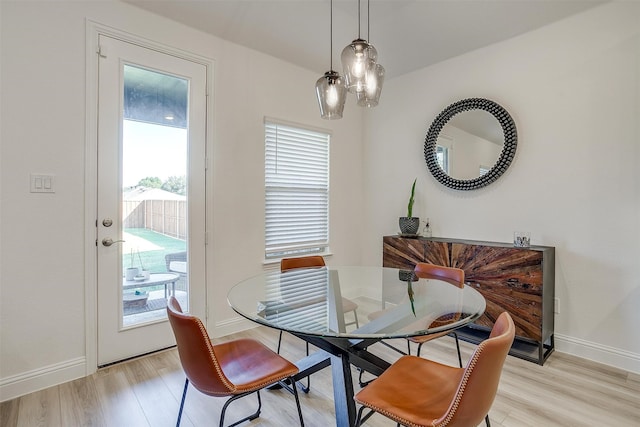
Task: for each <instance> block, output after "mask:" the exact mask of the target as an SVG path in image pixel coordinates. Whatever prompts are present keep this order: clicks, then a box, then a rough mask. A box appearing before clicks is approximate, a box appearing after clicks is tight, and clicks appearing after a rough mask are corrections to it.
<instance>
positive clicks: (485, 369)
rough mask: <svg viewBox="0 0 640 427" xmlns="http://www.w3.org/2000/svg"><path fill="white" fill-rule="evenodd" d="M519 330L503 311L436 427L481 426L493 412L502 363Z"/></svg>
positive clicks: (472, 358)
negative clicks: (492, 407) (491, 410)
mask: <svg viewBox="0 0 640 427" xmlns="http://www.w3.org/2000/svg"><path fill="white" fill-rule="evenodd" d="M515 333H516V328H515V325H514V324H513V319H512V318H511V316H510V315H509V313H507V312H503V313H502V314H501V315H500V316H499V317H498V320H496V323H495V324H494V325H493V329H492V330H491V334H490V335H489V338H487V339H486V340H484V341H483V342H481V343H480V344H479V345H478V347H477V348H476V351H475V352H474V353H473V356H471V359H470V360H469V363H468V364H467V367H466V368H465V371H464V375H463V376H462V379H461V380H460V384H459V385H458V390H457V392H456V395H455V397H454V399H453V401H452V402H451V404H450V406H449V409H448V410H447V413H446V414H445V415H444V416H443V417H441V418H440V419H438V420H436V421H435V422H434V425H436V426H447V427H454V426H477V425H479V424H480V423H481V422H482V420H483V419H484V417H485V416H486V415H487V414H488V413H489V409H491V405H492V404H493V400H494V399H495V397H496V393H497V391H498V383H499V382H500V374H501V373H502V366H503V365H504V361H505V360H506V358H507V354H508V353H509V349H510V348H511V344H512V343H513V338H514V336H515Z"/></svg>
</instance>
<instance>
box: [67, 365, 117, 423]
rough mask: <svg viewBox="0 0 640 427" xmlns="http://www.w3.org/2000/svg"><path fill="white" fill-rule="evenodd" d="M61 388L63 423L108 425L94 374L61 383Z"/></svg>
mask: <svg viewBox="0 0 640 427" xmlns="http://www.w3.org/2000/svg"><path fill="white" fill-rule="evenodd" d="M59 388H60V411H61V419H62V425H64V426H95V427H102V426H104V427H107V426H106V425H105V424H104V423H103V420H104V416H103V415H102V408H101V407H100V400H99V399H98V391H97V390H96V385H95V383H94V381H93V376H88V377H84V378H79V379H77V380H75V381H71V382H68V383H64V384H61V385H60V386H59Z"/></svg>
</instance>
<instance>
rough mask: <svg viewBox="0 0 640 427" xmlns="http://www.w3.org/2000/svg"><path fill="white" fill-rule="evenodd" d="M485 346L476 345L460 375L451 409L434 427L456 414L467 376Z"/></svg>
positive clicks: (441, 426) (469, 374)
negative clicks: (458, 386)
mask: <svg viewBox="0 0 640 427" xmlns="http://www.w3.org/2000/svg"><path fill="white" fill-rule="evenodd" d="M485 347H486V345H485V344H484V343H480V345H478V348H477V349H476V351H475V353H474V354H473V358H472V359H471V361H469V365H468V367H467V369H465V371H464V375H463V377H462V381H461V384H460V389H459V390H458V392H457V393H456V397H455V399H454V401H453V407H452V408H451V410H450V411H449V413H448V414H447V417H446V418H445V419H444V420H443V421H442V422H441V423H440V424H436V427H445V426H446V425H448V424H449V423H450V422H451V419H452V418H453V416H454V415H455V414H456V411H457V410H458V407H459V406H460V401H461V400H462V396H464V390H465V388H466V387H467V382H468V381H469V377H470V376H471V373H472V372H473V369H474V368H475V367H476V364H477V363H478V359H479V357H480V354H481V353H482V351H483V350H484V348H485Z"/></svg>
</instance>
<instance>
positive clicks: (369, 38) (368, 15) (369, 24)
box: [367, 0, 371, 43]
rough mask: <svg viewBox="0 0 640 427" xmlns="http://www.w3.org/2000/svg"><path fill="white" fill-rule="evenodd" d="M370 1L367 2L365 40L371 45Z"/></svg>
mask: <svg viewBox="0 0 640 427" xmlns="http://www.w3.org/2000/svg"><path fill="white" fill-rule="evenodd" d="M370 17H371V0H367V40H369V43H371V35H370V34H369V32H370V30H371V19H370Z"/></svg>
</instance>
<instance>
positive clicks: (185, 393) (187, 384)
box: [176, 378, 189, 427]
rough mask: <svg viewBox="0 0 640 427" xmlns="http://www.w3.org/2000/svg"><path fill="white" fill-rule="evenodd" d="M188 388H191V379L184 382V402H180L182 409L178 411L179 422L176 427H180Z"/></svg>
mask: <svg viewBox="0 0 640 427" xmlns="http://www.w3.org/2000/svg"><path fill="white" fill-rule="evenodd" d="M187 387H189V378H186V379H185V380H184V391H183V392H182V400H181V401H180V409H179V410H178V421H176V427H180V419H181V418H182V408H184V399H185V398H186V397H187Z"/></svg>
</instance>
